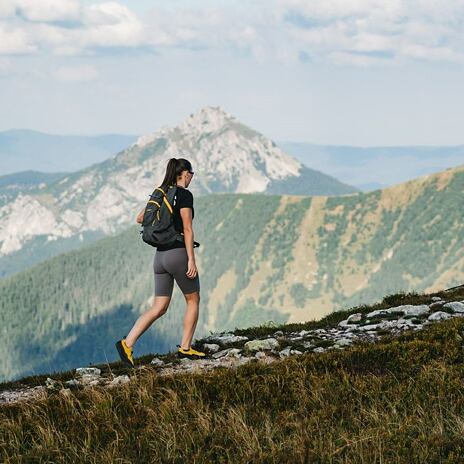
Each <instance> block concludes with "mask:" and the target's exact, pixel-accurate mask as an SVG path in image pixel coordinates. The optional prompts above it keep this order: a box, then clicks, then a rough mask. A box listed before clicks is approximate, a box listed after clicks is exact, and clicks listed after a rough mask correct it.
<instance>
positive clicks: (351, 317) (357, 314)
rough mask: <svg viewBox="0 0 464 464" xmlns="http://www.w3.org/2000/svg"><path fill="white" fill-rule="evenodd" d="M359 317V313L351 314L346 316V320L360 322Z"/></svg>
mask: <svg viewBox="0 0 464 464" xmlns="http://www.w3.org/2000/svg"><path fill="white" fill-rule="evenodd" d="M361 318H362V314H361V313H355V314H351V315H350V316H348V319H347V320H346V322H347V323H348V324H353V323H355V322H361Z"/></svg>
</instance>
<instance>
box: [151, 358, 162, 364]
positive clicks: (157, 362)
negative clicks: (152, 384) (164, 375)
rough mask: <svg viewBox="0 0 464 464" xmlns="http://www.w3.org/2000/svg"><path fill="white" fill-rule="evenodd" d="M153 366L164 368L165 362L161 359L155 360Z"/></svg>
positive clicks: (152, 362)
mask: <svg viewBox="0 0 464 464" xmlns="http://www.w3.org/2000/svg"><path fill="white" fill-rule="evenodd" d="M150 364H151V365H152V366H164V361H163V360H161V359H160V358H153V359H152V360H151V363H150Z"/></svg>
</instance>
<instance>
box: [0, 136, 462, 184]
mask: <svg viewBox="0 0 464 464" xmlns="http://www.w3.org/2000/svg"><path fill="white" fill-rule="evenodd" d="M137 138H139V136H137V135H124V134H104V135H99V136H91V135H90V136H75V135H54V134H45V133H41V132H37V131H31V130H9V131H4V132H0V185H1V184H2V183H4V182H5V181H6V179H7V176H5V175H3V176H2V174H6V173H8V174H13V175H15V174H16V173H19V175H22V173H21V171H39V172H40V173H53V174H57V175H60V174H63V173H67V172H68V173H69V172H73V171H76V170H80V169H84V168H87V167H89V166H91V165H92V164H95V163H100V162H103V161H105V160H107V159H109V158H111V157H113V156H114V155H115V154H116V153H119V152H120V151H121V150H124V149H126V148H127V147H129V146H130V145H132V144H133V143H134V142H135V141H136V140H137ZM275 143H276V144H277V146H278V147H280V148H281V149H282V150H283V151H284V152H285V153H288V154H289V155H291V156H293V157H295V158H296V159H297V160H299V161H300V162H301V163H303V164H304V165H305V166H307V167H309V168H311V169H316V170H318V171H321V172H323V173H325V174H328V175H329V176H333V177H335V178H336V179H338V180H339V181H341V182H344V183H346V184H348V185H352V186H354V187H356V188H357V189H360V190H362V191H370V190H375V189H379V188H384V187H387V186H391V185H395V184H399V183H402V182H406V181H408V180H411V179H414V178H416V177H419V176H423V175H427V174H433V173H434V172H440V171H444V170H445V169H448V168H451V167H455V166H459V165H461V164H464V145H455V146H420V145H416V146H383V147H382V146H378V147H362V146H349V145H321V144H314V143H301V142H292V141H276V142H275ZM27 175H28V174H27ZM35 175H36V176H37V175H38V174H35ZM42 175H45V174H42ZM8 180H12V178H11V177H8Z"/></svg>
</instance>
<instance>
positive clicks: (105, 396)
mask: <svg viewBox="0 0 464 464" xmlns="http://www.w3.org/2000/svg"><path fill="white" fill-rule="evenodd" d="M438 295H442V296H443V295H444V294H443V293H440V294H438ZM446 297H447V299H450V298H453V299H462V298H463V297H464V292H463V289H462V288H461V289H457V290H456V291H454V292H450V293H447V294H446ZM424 299H425V296H424V295H412V294H409V295H391V296H389V297H387V298H385V299H384V301H383V302H382V303H379V304H378V305H376V306H373V307H371V309H377V308H378V307H379V306H382V305H383V306H384V307H385V306H387V305H390V306H392V305H396V304H404V303H415V304H419V303H421V302H422V301H424ZM428 300H429V298H428ZM363 310H366V311H367V310H368V308H364V309H363ZM350 312H355V310H353V311H350ZM340 316H341V315H340ZM344 316H345V317H346V313H344ZM329 318H331V322H332V323H334V322H336V320H337V319H338V316H337V314H336V313H334V314H333V315H330V316H329ZM327 322H328V321H327V320H326V321H325V323H327ZM323 323H324V321H318V324H323ZM284 327H285V326H284ZM269 330H273V331H275V330H276V329H275V328H272V329H270V328H265V327H264V328H251V329H250V332H248V333H255V334H258V333H260V334H263V333H265V332H266V331H269ZM290 330H293V329H290ZM463 330H464V319H463V318H453V319H450V320H447V321H443V322H440V323H437V324H433V325H430V326H427V327H426V328H425V329H423V330H422V331H419V332H411V333H405V334H403V335H402V336H401V337H398V338H391V337H389V336H386V337H384V338H382V340H381V341H380V342H378V343H375V344H369V343H361V344H357V345H355V346H352V347H349V348H346V349H344V350H340V351H339V350H335V351H328V352H325V353H306V354H303V355H300V356H297V357H292V358H287V359H283V360H280V361H276V362H274V363H272V364H270V365H263V364H261V363H254V362H252V363H249V364H246V365H243V366H240V367H238V368H237V369H236V370H233V369H230V370H229V369H226V368H218V369H217V370H214V371H209V372H204V373H198V374H195V373H188V374H177V375H175V376H166V377H161V376H157V375H156V374H155V373H153V372H152V371H150V370H149V369H147V370H143V371H141V372H140V373H138V374H136V375H137V378H135V379H133V381H132V382H131V383H130V384H128V385H125V386H121V387H120V388H118V389H116V390H105V389H103V388H93V389H88V390H84V391H79V392H77V393H76V394H75V395H74V394H73V395H71V396H63V395H60V394H53V395H50V396H48V397H47V398H44V399H42V400H38V401H34V402H29V403H18V404H15V405H9V406H3V407H2V408H1V410H0V436H1V437H2V439H1V442H0V453H1V458H2V462H5V463H10V462H11V463H13V462H54V463H61V462H63V463H68V462H76V463H77V462H82V463H84V462H85V463H97V462H98V463H100V462H121V463H136V462H137V463H140V462H173V463H184V462H196V463H203V462H205V463H206V462H208V463H210V462H224V463H226V462H227V463H228V462H279V463H280V462H292V463H298V462H366V463H373V462H404V463H411V462H449V463H458V462H462V459H461V457H462V455H464V439H463V431H464V421H463V419H462V417H463V414H464V392H463V390H462V381H463V377H464V349H463V347H464V343H463V342H464V334H463Z"/></svg>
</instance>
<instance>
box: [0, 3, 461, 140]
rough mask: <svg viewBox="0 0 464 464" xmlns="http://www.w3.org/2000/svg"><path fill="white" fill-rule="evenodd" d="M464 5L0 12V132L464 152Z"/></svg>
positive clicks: (43, 7) (151, 6) (44, 7)
mask: <svg viewBox="0 0 464 464" xmlns="http://www.w3.org/2000/svg"><path fill="white" fill-rule="evenodd" d="M463 24H464V1H463V0H388V1H385V0H324V1H323V2H322V1H320V0H254V1H244V0H243V1H242V0H229V1H226V0H214V1H210V0H194V1H193V0H190V1H187V0H182V1H179V0H165V1H160V0H130V1H129V0H116V1H98V0H80V1H78V0H1V1H0V131H4V130H9V129H33V130H38V131H43V132H48V133H52V134H79V135H96V134H103V133H122V134H137V135H138V134H147V133H151V132H154V131H155V130H156V129H158V128H159V127H161V126H164V125H168V126H174V125H176V124H178V123H179V122H180V121H182V120H183V119H184V118H186V117H187V116H188V115H189V114H190V113H192V112H194V111H196V110H198V109H200V108H201V107H203V106H207V105H211V106H221V107H222V108H224V109H225V110H226V111H227V112H229V113H231V114H232V115H234V116H235V117H237V118H238V119H239V120H241V121H242V122H243V123H245V124H247V125H249V126H250V127H252V128H253V129H255V130H258V131H259V132H261V133H263V134H264V135H265V136H267V137H270V138H272V139H273V140H277V141H295V142H310V143H318V144H331V145H356V146H396V145H458V144H464V131H463V130H462V127H463V122H464V117H463V108H464V92H463V90H464V88H463V87H464V84H463V83H464V26H463Z"/></svg>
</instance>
